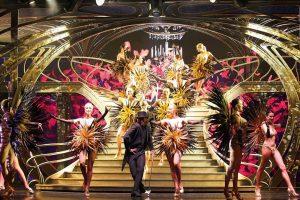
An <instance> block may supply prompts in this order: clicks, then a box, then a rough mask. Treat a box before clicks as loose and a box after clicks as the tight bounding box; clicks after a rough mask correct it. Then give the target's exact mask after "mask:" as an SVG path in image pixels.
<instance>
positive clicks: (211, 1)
mask: <svg viewBox="0 0 300 200" xmlns="http://www.w3.org/2000/svg"><path fill="white" fill-rule="evenodd" d="M209 1H210V3H218V0H209Z"/></svg>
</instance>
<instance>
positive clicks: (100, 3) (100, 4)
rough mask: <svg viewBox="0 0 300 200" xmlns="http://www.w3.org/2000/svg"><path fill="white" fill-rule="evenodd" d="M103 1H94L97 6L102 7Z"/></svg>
mask: <svg viewBox="0 0 300 200" xmlns="http://www.w3.org/2000/svg"><path fill="white" fill-rule="evenodd" d="M104 2H105V0H96V4H97V6H102V5H103V4H104Z"/></svg>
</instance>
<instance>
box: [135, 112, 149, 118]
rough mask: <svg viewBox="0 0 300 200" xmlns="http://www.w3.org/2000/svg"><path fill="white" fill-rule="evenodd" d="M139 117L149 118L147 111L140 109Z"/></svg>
mask: <svg viewBox="0 0 300 200" xmlns="http://www.w3.org/2000/svg"><path fill="white" fill-rule="evenodd" d="M136 117H137V118H147V117H148V115H147V112H145V111H139V112H138V113H137V116H136Z"/></svg>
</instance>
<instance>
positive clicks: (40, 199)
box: [14, 188, 300, 200]
mask: <svg viewBox="0 0 300 200" xmlns="http://www.w3.org/2000/svg"><path fill="white" fill-rule="evenodd" d="M299 191H300V190H299V189H298V190H297V192H299ZM242 197H243V198H244V199H245V200H250V199H251V200H254V199H255V196H254V192H243V193H242ZM14 199H18V200H53V199H55V200H69V199H70V200H71V199H72V200H74V199H92V200H117V199H118V200H121V199H128V200H129V199H131V197H130V194H129V193H91V196H90V197H89V198H85V197H84V196H83V193H81V192H56V191H53V192H39V191H37V192H36V193H35V194H34V195H32V196H31V195H29V194H26V191H24V190H19V191H17V192H16V193H15V197H14ZM136 199H142V200H150V199H151V200H162V199H163V200H171V199H180V200H196V199H197V200H198V199H205V200H215V199H224V195H223V193H185V194H183V195H182V196H181V197H179V198H174V197H173V194H172V193H152V194H151V196H150V197H147V196H145V195H144V196H143V197H141V198H136ZM256 199H264V200H269V199H272V200H275V199H276V200H284V199H291V200H292V199H298V198H296V197H295V198H293V197H291V198H289V197H288V194H287V192H286V190H285V188H278V189H272V190H270V191H269V190H263V191H262V198H256Z"/></svg>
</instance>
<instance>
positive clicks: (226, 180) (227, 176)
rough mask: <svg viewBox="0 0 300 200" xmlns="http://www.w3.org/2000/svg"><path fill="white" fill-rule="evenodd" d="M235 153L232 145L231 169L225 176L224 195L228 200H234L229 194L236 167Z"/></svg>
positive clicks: (229, 168)
mask: <svg viewBox="0 0 300 200" xmlns="http://www.w3.org/2000/svg"><path fill="white" fill-rule="evenodd" d="M234 154H235V151H234V148H232V147H231V144H230V156H229V167H228V169H227V172H226V174H225V185H224V195H225V197H226V199H232V197H231V195H230V194H229V188H228V187H229V182H230V179H231V176H232V172H233V170H234V166H235V162H236V161H235V155H234Z"/></svg>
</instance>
